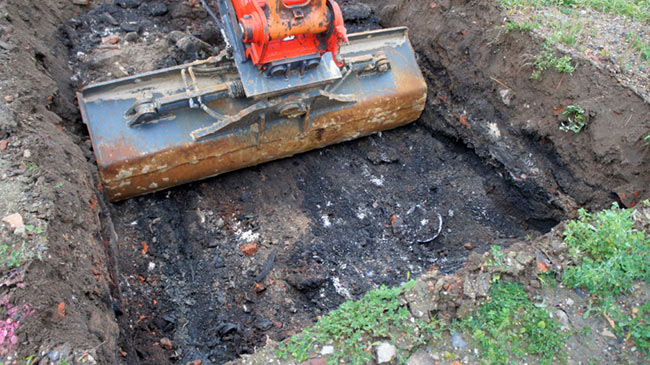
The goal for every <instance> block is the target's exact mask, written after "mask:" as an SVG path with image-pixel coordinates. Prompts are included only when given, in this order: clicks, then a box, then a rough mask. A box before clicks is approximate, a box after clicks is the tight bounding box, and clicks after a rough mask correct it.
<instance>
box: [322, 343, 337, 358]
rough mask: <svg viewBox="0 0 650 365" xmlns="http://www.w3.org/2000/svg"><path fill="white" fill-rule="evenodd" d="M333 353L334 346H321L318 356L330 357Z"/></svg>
mask: <svg viewBox="0 0 650 365" xmlns="http://www.w3.org/2000/svg"><path fill="white" fill-rule="evenodd" d="M333 353H334V346H331V345H327V346H323V348H322V349H321V350H320V354H321V355H323V356H327V355H331V354H333Z"/></svg>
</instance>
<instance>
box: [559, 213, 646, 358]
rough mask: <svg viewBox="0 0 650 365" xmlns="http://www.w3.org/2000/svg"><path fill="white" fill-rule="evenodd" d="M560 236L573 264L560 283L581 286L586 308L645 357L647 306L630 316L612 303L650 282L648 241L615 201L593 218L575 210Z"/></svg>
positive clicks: (630, 214)
mask: <svg viewBox="0 0 650 365" xmlns="http://www.w3.org/2000/svg"><path fill="white" fill-rule="evenodd" d="M564 236H565V238H564V241H565V242H566V243H567V245H568V246H569V247H570V254H571V256H572V258H573V260H574V262H575V263H576V265H575V266H569V267H567V268H566V269H565V271H564V274H563V275H562V281H563V282H564V284H565V285H567V286H569V287H574V288H575V287H583V288H586V289H587V290H588V291H589V293H591V294H592V298H593V299H592V302H591V303H590V306H591V307H593V308H594V309H595V310H596V312H599V313H601V314H603V316H606V318H608V320H612V322H613V323H614V324H615V327H614V332H615V333H616V334H617V335H619V336H621V337H624V339H625V340H629V339H633V340H634V341H635V343H636V345H637V346H638V347H639V348H640V350H641V351H643V352H645V353H650V303H649V302H646V303H645V304H643V305H642V306H641V308H637V311H638V312H637V313H636V314H635V313H634V312H632V311H625V310H623V309H622V308H621V307H620V306H619V305H618V304H617V302H618V301H617V299H616V298H617V295H618V294H621V293H625V292H630V291H632V290H633V284H634V282H635V281H638V280H643V281H645V282H649V281H650V237H646V235H645V232H643V231H638V230H636V229H635V228H634V219H633V217H632V211H631V210H629V209H619V207H618V205H617V204H616V203H614V204H613V205H612V208H611V209H607V210H603V211H601V212H600V213H597V214H590V213H588V212H586V211H585V210H584V209H581V210H580V211H579V217H578V219H576V220H574V221H571V222H570V223H569V224H567V226H566V229H565V232H564ZM590 311H591V310H590ZM588 315H589V311H588V312H587V313H585V316H588Z"/></svg>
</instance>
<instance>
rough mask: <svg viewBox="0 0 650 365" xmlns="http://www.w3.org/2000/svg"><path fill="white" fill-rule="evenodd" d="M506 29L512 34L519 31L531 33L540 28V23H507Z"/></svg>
mask: <svg viewBox="0 0 650 365" xmlns="http://www.w3.org/2000/svg"><path fill="white" fill-rule="evenodd" d="M504 26H505V28H506V31H507V32H512V31H519V32H530V31H531V30H533V29H535V28H538V27H539V26H540V24H539V23H537V22H534V23H528V22H523V23H513V22H506V23H505V25H504Z"/></svg>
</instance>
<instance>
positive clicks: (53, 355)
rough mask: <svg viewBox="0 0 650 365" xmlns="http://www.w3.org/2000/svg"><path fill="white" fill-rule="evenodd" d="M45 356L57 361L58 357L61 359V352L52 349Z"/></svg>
mask: <svg viewBox="0 0 650 365" xmlns="http://www.w3.org/2000/svg"><path fill="white" fill-rule="evenodd" d="M47 357H48V358H49V359H50V361H52V362H58V361H59V359H61V353H60V352H59V351H57V350H52V351H50V352H48V353H47Z"/></svg>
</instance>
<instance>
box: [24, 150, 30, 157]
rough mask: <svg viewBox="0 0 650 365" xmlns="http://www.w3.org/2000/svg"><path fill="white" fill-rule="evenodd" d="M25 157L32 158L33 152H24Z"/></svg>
mask: <svg viewBox="0 0 650 365" xmlns="http://www.w3.org/2000/svg"><path fill="white" fill-rule="evenodd" d="M23 157H24V158H30V157H32V151H30V150H25V151H23Z"/></svg>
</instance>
